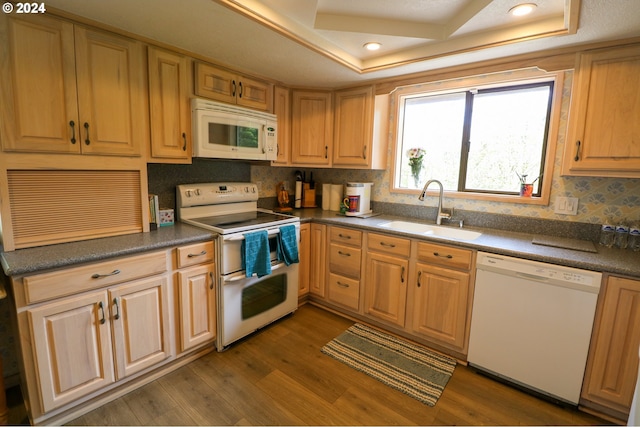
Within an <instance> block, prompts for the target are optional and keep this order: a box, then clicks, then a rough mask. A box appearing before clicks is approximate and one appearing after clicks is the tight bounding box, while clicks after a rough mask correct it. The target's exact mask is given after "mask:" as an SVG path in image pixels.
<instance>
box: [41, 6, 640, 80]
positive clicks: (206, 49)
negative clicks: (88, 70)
mask: <svg viewBox="0 0 640 427" xmlns="http://www.w3.org/2000/svg"><path fill="white" fill-rule="evenodd" d="M526 1H531V2H533V3H536V4H537V5H538V7H537V8H536V11H535V13H534V14H532V15H530V16H529V17H527V18H525V19H523V20H519V21H516V20H515V19H514V18H513V17H512V16H510V15H509V14H508V13H507V11H508V10H509V9H510V8H511V7H513V6H514V5H516V4H518V3H522V2H523V1H517V0H47V7H54V8H57V9H61V10H64V11H67V12H70V13H72V14H75V15H79V16H83V17H86V18H89V19H92V20H95V21H99V22H102V23H105V24H108V25H111V26H114V27H117V28H121V29H123V30H126V31H128V32H131V33H134V34H139V35H141V36H144V37H148V38H151V39H155V40H158V41H161V42H163V43H167V44H170V45H173V46H177V47H180V48H182V49H186V50H188V51H191V52H194V53H197V54H200V55H204V56H206V57H209V58H212V59H213V60H215V61H216V62H219V63H222V64H226V65H229V66H231V67H234V68H237V69H239V70H242V71H244V72H249V73H253V74H256V75H262V76H267V77H270V78H273V79H276V80H278V81H281V82H283V83H285V84H288V85H292V86H316V87H339V86H345V85H350V84H355V83H358V82H363V81H366V80H370V79H378V78H383V77H390V76H394V75H400V74H407V73H413V72H419V71H426V70H431V69H437V68H442V67H447V66H453V65H460V64H466V63H471V62H476V61H481V60H486V59H492V58H500V57H505V56H511V55H516V54H520V53H528V52H535V51H540V50H544V49H549V48H557V47H563V46H571V45H580V44H585V43H590V42H595V41H606V40H615V39H622V38H630V37H638V36H640V0H526ZM367 41H379V42H381V43H382V49H380V51H378V52H376V53H370V52H368V51H366V50H364V49H363V48H362V45H363V44H364V43H365V42H367Z"/></svg>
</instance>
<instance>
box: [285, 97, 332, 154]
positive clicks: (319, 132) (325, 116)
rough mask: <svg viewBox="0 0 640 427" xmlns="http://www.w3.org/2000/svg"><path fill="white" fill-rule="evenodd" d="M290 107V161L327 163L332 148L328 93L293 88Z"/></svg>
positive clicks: (330, 99) (330, 110) (330, 100)
mask: <svg viewBox="0 0 640 427" xmlns="http://www.w3.org/2000/svg"><path fill="white" fill-rule="evenodd" d="M291 108H292V112H291V116H292V123H291V162H292V163H293V164H296V165H306V166H330V165H331V155H332V154H331V153H332V147H333V105H332V94H331V92H324V91H304V90H294V91H293V94H292V107H291Z"/></svg>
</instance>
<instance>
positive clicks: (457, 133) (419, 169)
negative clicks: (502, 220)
mask: <svg viewBox="0 0 640 427" xmlns="http://www.w3.org/2000/svg"><path fill="white" fill-rule="evenodd" d="M480 80H481V79H480V78H474V79H469V80H467V81H465V82H464V83H466V84H470V83H475V82H476V81H480ZM562 83H563V82H562V78H561V73H558V74H557V75H552V76H546V77H545V78H538V79H526V80H512V81H507V80H503V81H499V82H489V83H488V84H485V85H478V84H474V85H473V86H466V87H455V86H456V83H455V82H452V83H450V84H449V86H450V87H449V88H446V89H445V90H442V85H441V84H429V85H425V86H422V88H421V90H419V89H416V88H405V89H400V90H399V91H398V93H397V96H396V105H397V108H398V110H397V112H398V114H397V117H398V121H397V128H396V130H397V143H396V151H395V162H394V178H393V190H395V191H400V192H403V191H404V192H418V191H419V190H421V189H422V187H423V185H424V184H425V183H426V181H427V180H429V179H437V180H439V181H441V182H442V184H443V186H444V189H445V191H447V195H448V196H454V197H471V198H483V199H492V200H496V199H498V200H508V201H522V202H524V203H536V204H540V203H545V204H546V203H548V192H549V191H550V183H551V178H552V176H551V175H552V165H553V158H554V155H555V139H556V135H557V116H558V115H559V104H560V103H559V102H558V101H559V96H557V94H556V93H555V91H556V90H557V91H560V92H561V91H562ZM430 88H437V89H438V90H429V89H430ZM560 95H561V94H560ZM412 158H413V159H412ZM521 183H527V184H529V183H533V191H532V197H526V198H525V197H521V196H520V187H521Z"/></svg>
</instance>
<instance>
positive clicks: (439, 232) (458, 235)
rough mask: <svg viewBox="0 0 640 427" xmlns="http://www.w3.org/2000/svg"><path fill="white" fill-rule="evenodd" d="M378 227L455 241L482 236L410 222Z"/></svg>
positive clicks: (387, 223)
mask: <svg viewBox="0 0 640 427" xmlns="http://www.w3.org/2000/svg"><path fill="white" fill-rule="evenodd" d="M380 227H384V228H388V229H390V230H397V231H404V232H407V233H416V234H422V235H424V236H433V237H444V238H448V239H456V240H475V239H477V238H478V237H480V236H481V235H482V233H478V232H477V231H471V230H462V229H460V228H451V227H442V226H439V225H430V224H421V223H419V222H410V221H390V222H386V223H383V224H380Z"/></svg>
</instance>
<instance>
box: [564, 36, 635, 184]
mask: <svg viewBox="0 0 640 427" xmlns="http://www.w3.org/2000/svg"><path fill="white" fill-rule="evenodd" d="M639 100H640V45H631V46H627V47H620V48H616V49H603V50H594V51H586V52H583V53H580V54H578V56H577V60H576V68H575V75H574V81H573V88H572V95H571V107H570V111H569V123H568V131H567V140H566V143H565V152H564V163H563V174H565V175H579V176H610V177H630V178H638V177H640V120H638V117H640V101H639Z"/></svg>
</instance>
